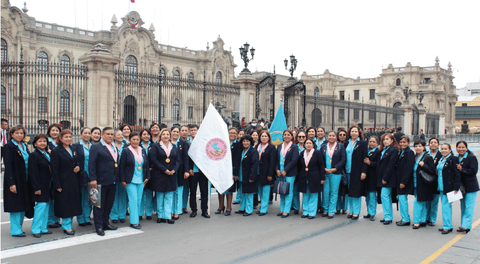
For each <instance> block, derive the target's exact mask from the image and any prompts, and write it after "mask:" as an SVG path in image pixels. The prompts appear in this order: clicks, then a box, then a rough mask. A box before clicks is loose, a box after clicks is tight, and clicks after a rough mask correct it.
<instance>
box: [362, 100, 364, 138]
mask: <svg viewBox="0 0 480 264" xmlns="http://www.w3.org/2000/svg"><path fill="white" fill-rule="evenodd" d="M364 112H365V111H364V104H363V96H362V130H363V131H365V128H364V127H365V123H363V122H364Z"/></svg>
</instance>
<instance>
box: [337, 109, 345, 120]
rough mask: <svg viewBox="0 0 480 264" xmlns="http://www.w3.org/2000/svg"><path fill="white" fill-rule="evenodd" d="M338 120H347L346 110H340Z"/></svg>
mask: <svg viewBox="0 0 480 264" xmlns="http://www.w3.org/2000/svg"><path fill="white" fill-rule="evenodd" d="M338 120H342V121H343V120H345V109H338Z"/></svg>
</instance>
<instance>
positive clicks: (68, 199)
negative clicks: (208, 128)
mask: <svg viewBox="0 0 480 264" xmlns="http://www.w3.org/2000/svg"><path fill="white" fill-rule="evenodd" d="M188 135H189V127H188V126H182V127H173V128H172V129H171V130H169V129H166V128H164V129H161V127H160V126H159V125H158V124H152V126H151V127H150V129H149V130H147V129H144V130H142V131H140V133H137V132H133V131H132V129H131V128H130V127H129V126H126V125H125V126H122V127H121V128H120V129H119V130H117V131H115V136H114V142H115V146H116V148H117V150H118V153H119V156H118V158H119V161H118V164H119V181H118V182H117V183H116V185H117V186H116V194H115V200H114V204H113V208H112V211H111V213H110V219H111V220H112V222H113V223H117V222H118V221H119V222H122V223H123V222H125V219H126V217H127V214H129V215H130V217H129V221H130V226H131V227H132V228H136V229H139V228H141V225H140V223H139V220H142V219H143V216H144V215H145V216H146V219H147V220H151V219H152V214H153V212H154V211H156V212H157V216H158V218H157V222H158V223H163V222H167V223H169V224H173V223H175V220H176V219H178V218H179V216H180V215H182V214H183V213H187V201H188V195H189V177H191V176H192V174H193V172H192V171H193V170H194V168H193V167H194V166H193V163H192V161H191V160H190V159H189V157H188V148H189V145H190V143H191V140H190V139H189V138H188ZM192 135H193V134H192ZM25 136H26V131H25V129H24V128H23V127H21V126H17V127H13V128H11V129H10V130H9V141H8V144H6V145H5V148H4V151H5V155H4V157H5V159H4V163H5V174H4V186H5V192H4V210H5V212H9V213H10V223H11V229H10V232H11V235H12V236H15V237H25V236H26V235H25V233H24V232H23V230H22V225H23V219H24V217H25V216H27V217H33V222H32V227H31V232H32V234H33V236H34V237H41V235H42V234H51V231H49V230H48V228H56V227H60V226H61V227H62V229H63V230H64V232H65V234H67V235H73V234H74V233H75V230H74V229H73V228H72V219H73V217H77V222H78V224H79V225H80V226H87V225H92V223H91V218H90V216H91V213H92V206H91V205H90V204H89V191H88V187H89V182H90V181H89V151H90V148H91V146H92V145H93V144H97V143H99V142H101V137H102V132H101V130H100V128H98V127H94V128H92V129H89V128H83V129H82V130H81V134H80V138H81V139H80V141H79V142H78V143H75V144H72V132H71V131H70V130H68V129H63V130H62V129H61V127H60V126H59V125H51V126H50V127H49V128H48V131H47V134H39V135H36V136H35V138H34V139H33V146H34V149H35V150H34V151H32V152H31V153H30V152H29V151H28V148H27V145H26V143H25V142H24V139H25ZM229 137H230V147H231V154H232V168H233V171H232V174H233V179H234V181H235V184H234V185H233V186H232V187H231V188H230V189H228V190H227V191H226V192H224V193H219V194H218V199H219V208H218V210H217V211H216V212H215V213H216V214H221V213H224V214H225V215H226V216H230V215H231V211H232V202H233V193H235V192H236V202H238V203H240V208H239V210H238V211H236V212H235V213H237V214H242V215H243V216H250V215H252V213H253V210H254V207H255V206H256V205H255V204H256V203H259V204H260V205H261V206H260V208H259V210H258V211H257V212H256V213H257V214H258V215H259V216H264V215H265V214H267V212H268V209H269V200H271V193H272V192H273V191H274V192H275V193H279V194H280V211H279V213H278V214H277V216H279V217H281V218H287V217H289V215H290V211H291V210H292V209H293V210H294V214H299V213H300V210H301V211H302V216H301V217H302V218H308V219H313V218H315V217H316V216H317V213H320V214H321V216H322V217H326V218H328V219H332V218H334V216H335V215H336V214H347V211H348V215H347V217H348V218H350V219H352V220H357V219H359V217H360V212H361V207H362V206H361V201H362V197H365V198H366V203H367V214H366V215H364V216H363V217H364V218H367V219H370V220H371V221H375V215H376V208H377V203H381V204H382V207H383V215H384V218H383V219H382V220H380V222H382V223H383V224H384V225H388V224H391V223H392V221H393V206H392V203H394V202H398V203H399V208H400V215H401V220H400V221H398V222H396V224H397V225H398V226H409V225H410V224H411V222H413V225H412V227H413V229H418V228H420V227H425V226H427V225H430V226H434V225H435V222H436V219H437V211H438V202H439V200H441V204H442V220H443V226H442V228H440V229H439V231H441V232H442V234H448V233H450V232H452V230H453V226H452V203H449V201H448V198H447V193H450V192H454V193H456V192H458V191H461V192H462V193H463V199H461V226H460V227H459V228H458V230H457V231H459V232H468V231H470V229H471V228H472V219H473V213H474V207H475V200H476V193H477V192H478V191H479V185H478V181H477V176H476V174H477V170H478V162H477V158H476V157H475V156H474V155H473V153H471V152H470V151H469V150H468V145H467V143H466V142H464V141H460V142H458V143H457V144H456V150H457V153H458V154H457V155H454V154H453V153H452V150H451V147H450V145H449V144H442V145H440V143H439V141H438V139H437V138H431V139H430V140H429V150H427V149H426V143H425V142H424V141H423V140H417V141H415V142H414V144H413V145H414V150H411V148H410V140H409V138H408V137H406V136H404V137H402V138H401V139H400V142H396V140H395V138H394V137H393V135H392V134H384V135H383V136H382V137H381V139H378V138H377V137H376V136H372V137H370V138H369V139H368V140H367V141H365V140H364V137H363V134H362V130H361V129H360V128H359V127H357V126H352V127H350V128H349V129H348V131H346V130H344V129H340V130H339V131H337V132H335V131H330V132H328V133H325V130H324V129H323V128H318V129H316V128H313V127H311V128H308V129H307V130H306V131H292V130H289V129H287V130H285V131H284V132H283V143H282V144H281V145H278V146H275V145H273V143H272V140H271V136H270V134H269V133H268V131H266V130H256V131H254V132H252V134H251V135H245V131H243V130H240V131H239V130H237V129H236V128H230V129H229ZM273 189H274V190H273ZM299 193H302V194H303V202H302V204H300V195H299ZM408 195H414V197H415V202H414V208H413V218H411V217H410V215H409V209H408ZM225 197H226V198H227V199H226V201H225ZM257 197H258V198H257ZM257 199H259V201H257ZM234 204H235V202H234ZM127 208H128V212H127ZM60 218H61V223H60Z"/></svg>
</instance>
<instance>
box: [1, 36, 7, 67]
mask: <svg viewBox="0 0 480 264" xmlns="http://www.w3.org/2000/svg"><path fill="white" fill-rule="evenodd" d="M7 50H8V46H7V42H6V41H5V40H4V39H3V38H2V63H5V62H7Z"/></svg>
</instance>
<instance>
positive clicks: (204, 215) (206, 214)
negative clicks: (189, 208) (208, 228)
mask: <svg viewBox="0 0 480 264" xmlns="http://www.w3.org/2000/svg"><path fill="white" fill-rule="evenodd" d="M202 216H203V217H205V218H210V215H208V213H207V212H202Z"/></svg>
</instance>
